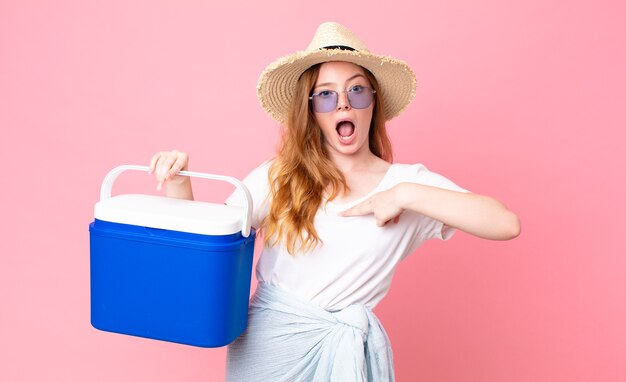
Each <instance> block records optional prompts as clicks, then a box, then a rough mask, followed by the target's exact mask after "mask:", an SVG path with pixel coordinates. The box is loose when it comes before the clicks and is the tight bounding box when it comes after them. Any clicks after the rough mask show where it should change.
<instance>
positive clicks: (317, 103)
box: [313, 91, 337, 113]
mask: <svg viewBox="0 0 626 382" xmlns="http://www.w3.org/2000/svg"><path fill="white" fill-rule="evenodd" d="M336 106H337V93H335V92H331V91H323V92H321V93H319V94H317V95H315V96H314V97H313V110H314V111H315V112H317V113H328V112H329V111H333V110H334V109H335V107H336Z"/></svg>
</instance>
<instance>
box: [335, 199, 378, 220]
mask: <svg viewBox="0 0 626 382" xmlns="http://www.w3.org/2000/svg"><path fill="white" fill-rule="evenodd" d="M373 212H374V208H373V206H372V203H371V202H370V200H369V199H368V200H366V201H364V202H362V203H359V204H357V205H356V206H353V207H352V208H348V209H347V210H345V211H343V212H340V213H339V215H341V216H360V215H367V214H371V213H373Z"/></svg>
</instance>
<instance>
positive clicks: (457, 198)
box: [341, 183, 521, 240]
mask: <svg viewBox="0 0 626 382" xmlns="http://www.w3.org/2000/svg"><path fill="white" fill-rule="evenodd" d="M404 210H411V211H414V212H417V213H419V214H423V215H426V216H428V217H430V218H433V219H435V220H439V221H441V222H443V223H444V224H445V225H447V226H450V227H454V228H457V229H460V230H461V231H464V232H467V233H469V234H471V235H474V236H478V237H480V238H483V239H491V240H509V239H513V238H515V237H517V236H518V235H519V234H520V230H521V227H520V222H519V219H518V217H517V215H515V214H514V213H513V212H511V211H509V210H508V209H507V208H506V207H505V206H504V204H502V203H501V202H499V201H498V200H496V199H494V198H491V197H489V196H485V195H478V194H471V193H464V192H457V191H450V190H445V189H442V188H437V187H432V186H426V185H421V184H416V183H400V184H398V185H396V186H394V187H392V188H391V189H389V190H386V191H383V192H380V193H377V194H376V195H374V196H372V197H371V198H369V199H367V200H365V201H364V202H362V203H360V204H358V205H356V206H354V207H352V208H350V209H348V210H346V211H344V212H343V213H342V214H341V215H342V216H355V215H366V214H374V215H375V216H376V221H377V223H378V225H379V226H382V225H385V224H386V223H388V222H389V221H391V220H392V219H395V218H397V217H399V215H400V214H401V213H402V211H404Z"/></svg>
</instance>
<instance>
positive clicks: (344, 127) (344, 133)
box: [336, 121, 356, 140]
mask: <svg viewBox="0 0 626 382" xmlns="http://www.w3.org/2000/svg"><path fill="white" fill-rule="evenodd" d="M336 129H337V134H339V138H341V139H342V140H349V139H350V138H351V137H352V135H353V134H354V131H355V130H356V129H355V127H354V123H352V122H350V121H341V122H339V123H338V124H337V127H336Z"/></svg>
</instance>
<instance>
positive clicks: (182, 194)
mask: <svg viewBox="0 0 626 382" xmlns="http://www.w3.org/2000/svg"><path fill="white" fill-rule="evenodd" d="M165 195H167V196H169V197H170V198H177V199H188V200H193V191H192V189H191V179H190V178H189V177H188V176H186V177H184V179H183V180H182V181H181V182H180V183H174V182H168V183H166V184H165Z"/></svg>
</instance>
